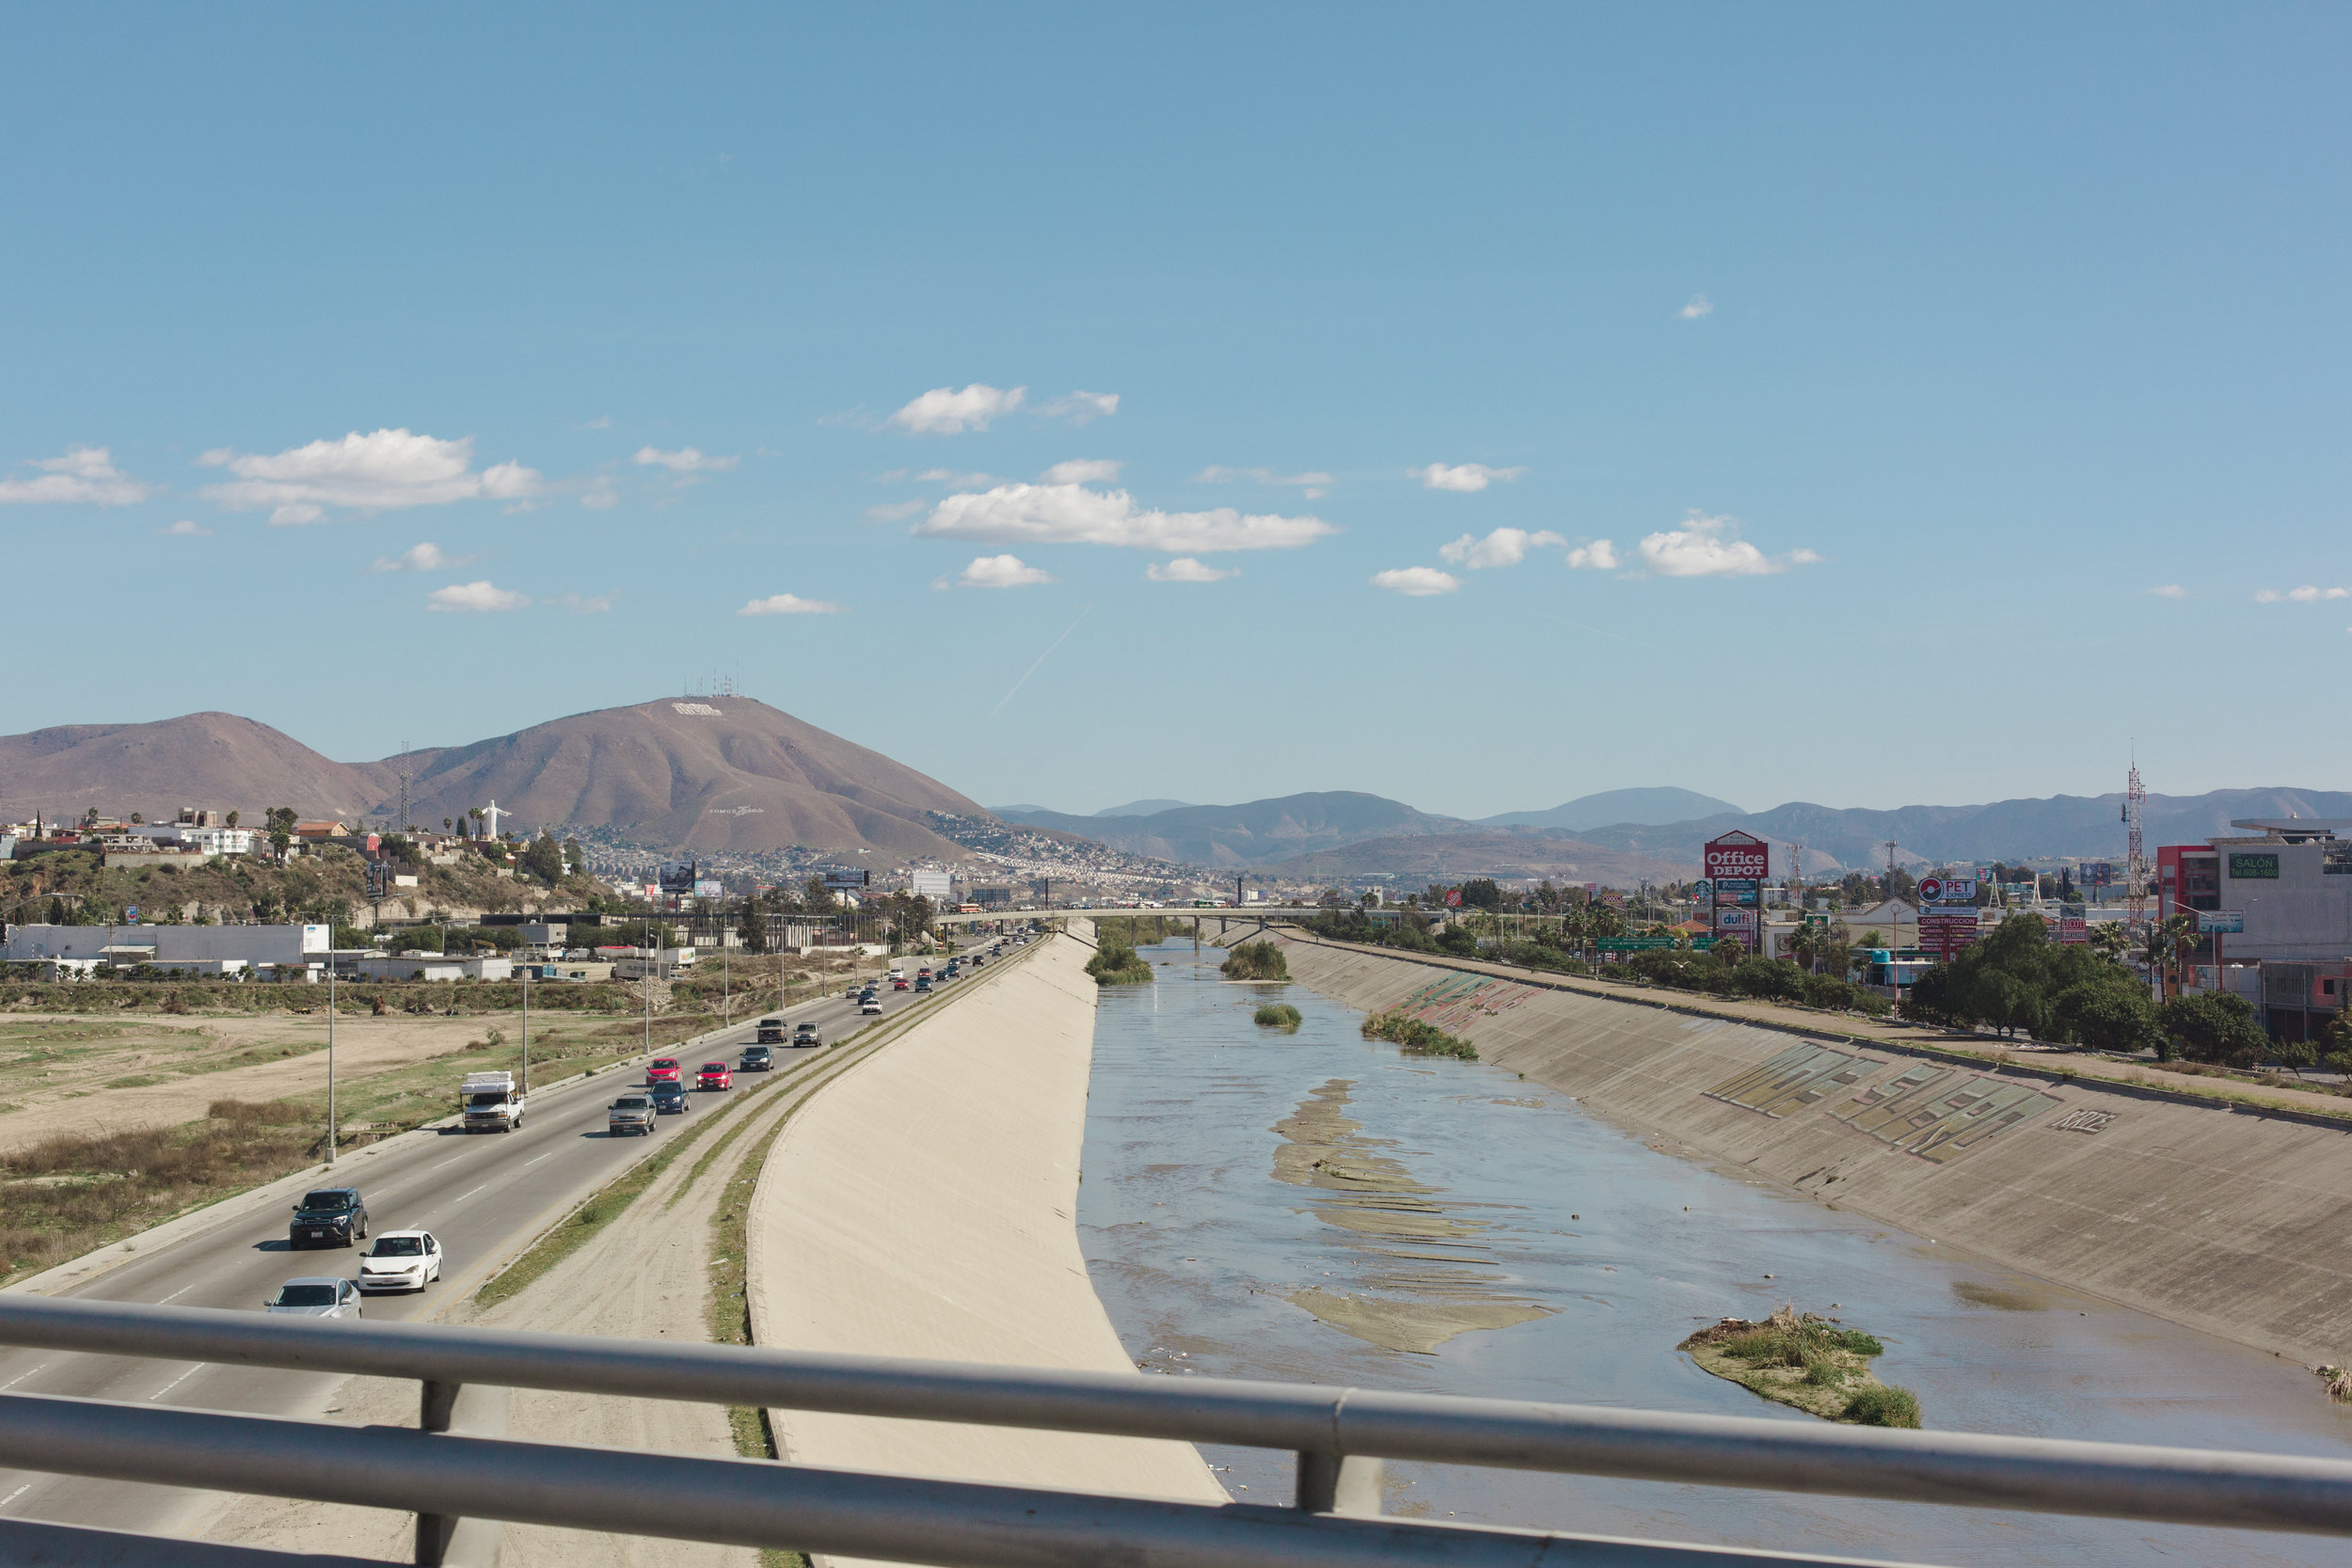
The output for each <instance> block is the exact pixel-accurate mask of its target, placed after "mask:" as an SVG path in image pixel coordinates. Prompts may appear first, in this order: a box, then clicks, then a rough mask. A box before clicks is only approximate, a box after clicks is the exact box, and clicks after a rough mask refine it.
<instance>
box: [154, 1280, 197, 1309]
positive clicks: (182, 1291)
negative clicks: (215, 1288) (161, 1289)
mask: <svg viewBox="0 0 2352 1568" xmlns="http://www.w3.org/2000/svg"><path fill="white" fill-rule="evenodd" d="M195 1289H196V1287H195V1286H193V1285H183V1286H181V1287H180V1288H179V1289H178V1290H176V1291H172V1292H171V1294H169V1295H167V1296H166V1297H165V1298H164V1299H163V1300H161V1301H159V1302H157V1303H156V1304H155V1305H156V1306H158V1307H168V1306H170V1305H171V1304H172V1303H173V1302H175V1301H178V1300H179V1299H180V1298H181V1297H182V1296H184V1295H186V1294H187V1293H188V1292H189V1291H193V1290H195Z"/></svg>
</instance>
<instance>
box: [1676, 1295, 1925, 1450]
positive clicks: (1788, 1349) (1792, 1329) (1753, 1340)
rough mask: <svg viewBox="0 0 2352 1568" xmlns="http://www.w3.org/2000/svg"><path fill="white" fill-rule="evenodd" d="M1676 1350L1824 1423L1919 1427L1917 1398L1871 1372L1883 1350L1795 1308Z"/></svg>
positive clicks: (1703, 1334)
mask: <svg viewBox="0 0 2352 1568" xmlns="http://www.w3.org/2000/svg"><path fill="white" fill-rule="evenodd" d="M1679 1348H1680V1349H1681V1350H1683V1351H1686V1352H1688V1353H1689V1354H1690V1356H1691V1359H1692V1360H1693V1361H1695V1362H1697V1363H1698V1364H1699V1366H1700V1368H1701V1369H1702V1370H1706V1371H1709V1372H1712V1373H1714V1374H1715V1375H1716V1376H1717V1377H1720V1378H1724V1379H1725V1380H1727V1381H1729V1382H1732V1383H1736V1384H1738V1385H1740V1386H1741V1387H1742V1388H1745V1389H1747V1390H1748V1391H1749V1392H1751V1393H1754V1394H1758V1395H1761V1396H1762V1397H1763V1398H1765V1399H1768V1400H1772V1401H1773V1402H1776V1403H1780V1404H1786V1405H1790V1406H1793V1407H1794V1408H1796V1409H1798V1410H1802V1411H1804V1412H1805V1413H1806V1414H1807V1415H1811V1416H1819V1417H1820V1418H1822V1419H1823V1420H1825V1421H1843V1422H1845V1423H1847V1424H1848V1425H1851V1426H1879V1427H1916V1426H1917V1425H1918V1424H1919V1400H1918V1396H1916V1395H1915V1394H1913V1393H1912V1392H1911V1391H1910V1390H1909V1389H1907V1388H1896V1387H1892V1386H1888V1385H1887V1384H1884V1383H1882V1382H1880V1381H1879V1380H1878V1378H1877V1376H1876V1375H1875V1374H1874V1373H1872V1372H1871V1370H1870V1361H1871V1359H1872V1358H1873V1357H1875V1356H1877V1355H1880V1354H1883V1353H1884V1352H1885V1349H1886V1347H1885V1346H1884V1345H1882V1344H1880V1343H1879V1341H1878V1340H1877V1339H1876V1338H1873V1337H1872V1336H1870V1335H1867V1334H1865V1333H1863V1332H1862V1331H1861V1330H1860V1329H1854V1328H1844V1327H1841V1326H1839V1325H1838V1324H1836V1323H1831V1322H1830V1321H1829V1320H1828V1319H1826V1318H1821V1317H1817V1316H1815V1315H1814V1314H1813V1313H1810V1312H1807V1313H1806V1314H1804V1316H1803V1317H1799V1316H1798V1315H1797V1312H1796V1309H1795V1308H1794V1307H1782V1308H1781V1309H1780V1310H1779V1311H1777V1312H1775V1313H1773V1314H1772V1316H1771V1317H1769V1318H1767V1319H1765V1320H1764V1321H1763V1322H1762V1323H1750V1322H1749V1321H1748V1320H1747V1319H1745V1318H1725V1319H1724V1321H1723V1322H1721V1323H1717V1324H1715V1325H1714V1326H1713V1327H1711V1328H1703V1329H1701V1330H1699V1331H1698V1332H1697V1333H1696V1334H1693V1335H1692V1336H1691V1337H1690V1338H1688V1339H1685V1340H1683V1341H1682V1344H1681V1345H1680V1347H1679Z"/></svg>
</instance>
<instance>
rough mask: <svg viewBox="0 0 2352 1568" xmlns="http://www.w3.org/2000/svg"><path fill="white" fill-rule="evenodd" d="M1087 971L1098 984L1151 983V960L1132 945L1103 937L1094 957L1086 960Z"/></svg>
mask: <svg viewBox="0 0 2352 1568" xmlns="http://www.w3.org/2000/svg"><path fill="white" fill-rule="evenodd" d="M1087 973H1088V974H1091V975H1093V976H1094V983H1095V984H1096V985H1098V986H1144V985H1150V984H1151V983H1152V964H1151V960H1150V959H1148V958H1143V957H1142V956H1141V955H1139V954H1137V953H1136V950H1135V949H1134V948H1132V947H1129V946H1127V945H1125V944H1124V943H1122V942H1113V941H1111V940H1110V939H1109V938H1107V937H1105V938H1104V939H1103V945H1102V946H1101V948H1099V949H1098V950H1097V951H1096V953H1095V955H1094V957H1092V958H1089V959H1088V960H1087Z"/></svg>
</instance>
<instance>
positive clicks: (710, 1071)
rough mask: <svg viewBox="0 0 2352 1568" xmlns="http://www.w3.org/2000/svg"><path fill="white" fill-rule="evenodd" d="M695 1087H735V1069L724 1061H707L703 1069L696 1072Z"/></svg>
mask: <svg viewBox="0 0 2352 1568" xmlns="http://www.w3.org/2000/svg"><path fill="white" fill-rule="evenodd" d="M694 1087H696V1088H698V1089H731V1088H733V1087H735V1069H733V1068H730V1067H728V1066H727V1065H726V1063H724V1062H705V1063H704V1064H703V1065H702V1070H701V1071H700V1072H697V1073H695V1074H694Z"/></svg>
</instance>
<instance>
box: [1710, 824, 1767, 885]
mask: <svg viewBox="0 0 2352 1568" xmlns="http://www.w3.org/2000/svg"><path fill="white" fill-rule="evenodd" d="M1706 863H1707V876H1708V880H1709V881H1715V882H1720V881H1722V880H1723V879H1725V878H1730V879H1733V880H1735V881H1737V880H1746V879H1753V880H1757V881H1760V880H1762V879H1764V878H1765V877H1767V876H1769V875H1770V874H1771V868H1772V846H1770V845H1768V844H1766V843H1765V842H1764V841H1763V840H1762V839H1760V838H1756V837H1753V836H1751V835H1749V834H1747V833H1725V834H1724V836H1723V837H1721V838H1716V839H1709V840H1708V844H1707V861H1706Z"/></svg>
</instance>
